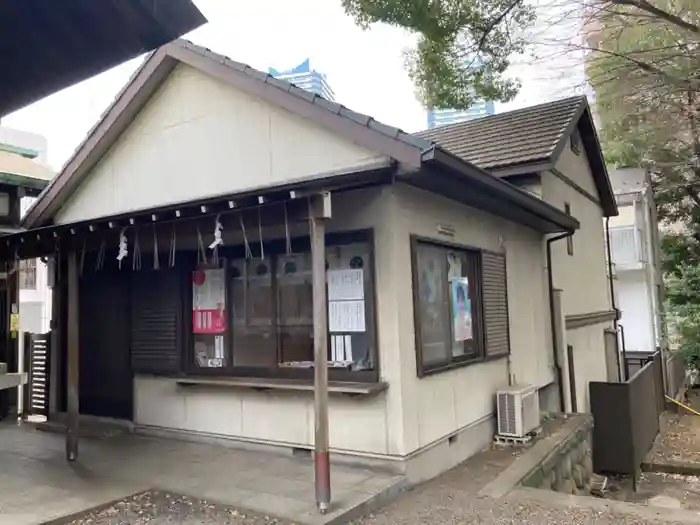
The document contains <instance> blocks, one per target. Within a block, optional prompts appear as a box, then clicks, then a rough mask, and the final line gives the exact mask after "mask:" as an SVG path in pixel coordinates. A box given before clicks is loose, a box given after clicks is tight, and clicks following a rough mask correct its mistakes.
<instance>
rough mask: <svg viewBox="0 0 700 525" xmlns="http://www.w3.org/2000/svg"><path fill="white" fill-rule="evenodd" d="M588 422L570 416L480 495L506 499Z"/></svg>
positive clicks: (584, 419) (578, 417)
mask: <svg viewBox="0 0 700 525" xmlns="http://www.w3.org/2000/svg"><path fill="white" fill-rule="evenodd" d="M586 421H588V418H587V416H579V415H575V416H570V417H569V418H568V420H567V421H566V422H565V423H564V424H563V425H562V426H561V427H560V428H558V429H557V430H556V431H555V432H554V433H553V434H552V435H550V436H547V437H544V438H542V439H541V440H539V441H538V442H537V443H535V446H533V447H532V448H531V449H530V450H528V451H527V452H526V453H525V454H523V455H522V456H520V457H519V458H518V459H516V460H515V461H514V462H513V463H512V464H511V465H510V466H509V467H508V468H507V469H506V470H504V471H503V472H501V473H500V474H499V475H498V477H496V479H494V480H492V481H491V482H490V483H488V484H487V485H486V486H485V487H484V488H482V489H481V490H480V491H479V493H478V495H479V496H486V497H490V498H502V497H504V496H505V495H506V494H508V493H509V492H510V491H511V490H513V489H514V488H515V487H517V486H518V485H519V484H520V482H521V481H522V480H523V479H525V478H526V477H527V476H528V475H529V474H530V473H531V472H532V471H533V470H535V469H536V468H537V467H538V466H539V465H541V464H542V462H543V461H544V460H545V459H547V457H549V455H550V454H551V453H552V452H553V451H554V450H556V448H557V447H558V446H559V445H560V444H561V443H563V442H564V441H566V440H567V439H568V438H569V437H570V436H571V435H572V434H573V433H575V432H577V431H578V429H579V428H580V427H581V425H582V424H583V423H585V422H586Z"/></svg>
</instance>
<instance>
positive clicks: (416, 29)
mask: <svg viewBox="0 0 700 525" xmlns="http://www.w3.org/2000/svg"><path fill="white" fill-rule="evenodd" d="M342 3H343V7H344V8H345V11H346V12H347V13H348V14H349V15H351V16H352V17H353V18H354V19H355V21H356V22H357V23H358V24H359V25H360V26H362V27H365V28H366V27H369V26H370V25H372V24H375V23H379V22H383V23H385V24H389V25H391V26H395V27H400V28H403V29H407V30H409V31H411V32H412V33H414V34H415V35H417V37H418V44H417V46H416V48H415V49H414V50H413V51H412V52H410V53H409V54H408V56H407V61H406V62H407V67H408V71H409V74H410V76H411V79H412V80H413V82H414V84H415V86H416V90H417V92H418V96H419V97H420V98H421V100H422V101H423V102H424V103H425V104H426V106H428V107H435V108H467V107H469V106H471V105H472V103H473V102H474V100H475V99H477V98H485V99H489V100H504V101H505V100H510V99H511V98H513V97H514V96H515V95H516V94H517V92H518V89H519V87H520V84H519V82H518V81H516V80H513V79H508V78H506V77H505V76H504V73H505V71H506V69H507V68H508V66H509V65H510V59H511V57H512V56H513V55H514V54H517V53H521V52H522V51H523V50H524V49H525V45H526V40H525V38H524V34H525V33H524V30H525V29H526V28H528V27H529V26H530V25H531V24H532V23H533V22H534V12H533V9H532V8H531V7H530V6H528V5H527V4H526V3H525V2H524V0H342Z"/></svg>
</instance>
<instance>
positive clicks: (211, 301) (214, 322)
mask: <svg viewBox="0 0 700 525" xmlns="http://www.w3.org/2000/svg"><path fill="white" fill-rule="evenodd" d="M192 331H193V332H194V333H195V334H221V333H223V332H225V331H226V277H225V270H224V268H212V269H206V270H204V269H201V268H200V269H197V270H195V271H194V272H192Z"/></svg>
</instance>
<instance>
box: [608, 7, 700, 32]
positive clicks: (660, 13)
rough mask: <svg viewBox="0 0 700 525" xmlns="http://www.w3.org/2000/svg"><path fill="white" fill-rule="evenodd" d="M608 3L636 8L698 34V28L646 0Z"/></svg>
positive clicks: (699, 30)
mask: <svg viewBox="0 0 700 525" xmlns="http://www.w3.org/2000/svg"><path fill="white" fill-rule="evenodd" d="M610 2H611V3H613V4H616V5H628V6H631V7H636V8H637V9H640V10H641V11H645V12H647V13H649V14H651V15H653V16H656V17H658V18H661V19H662V20H666V21H667V22H669V23H671V24H673V25H676V26H678V27H680V28H683V29H686V30H688V31H691V32H693V33H696V34H700V26H698V25H696V24H693V23H691V22H688V21H687V20H684V19H683V18H681V17H680V16H677V15H674V14H672V13H669V12H668V11H664V10H663V9H660V8H658V7H656V6H655V5H653V4H650V3H649V2H647V1H646V0H610Z"/></svg>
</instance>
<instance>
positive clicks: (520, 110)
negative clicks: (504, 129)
mask: <svg viewBox="0 0 700 525" xmlns="http://www.w3.org/2000/svg"><path fill="white" fill-rule="evenodd" d="M574 101H578V102H584V101H585V102H587V101H588V99H587V98H586V96H585V95H574V96H571V97H565V98H559V99H555V100H550V101H549V102H543V103H540V104H535V105H534V106H526V107H523V108H518V109H513V110H510V111H504V112H502V113H496V114H494V115H487V116H484V117H479V118H476V119H473V120H465V121H463V122H455V123H453V124H445V125H442V126H437V127H434V128H428V129H424V130H421V131H417V132H416V133H414V135H418V136H421V135H422V134H424V133H426V134H427V133H429V132H431V131H433V130H450V129H454V128H457V127H460V126H461V127H468V126H472V125H476V124H477V123H478V124H484V123H485V122H488V121H494V120H499V119H502V118H505V117H510V116H518V115H520V114H522V113H527V112H530V111H536V110H541V109H543V108H545V107H555V106H559V105H564V103H565V102H569V103H570V102H574ZM574 109H575V108H574Z"/></svg>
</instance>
